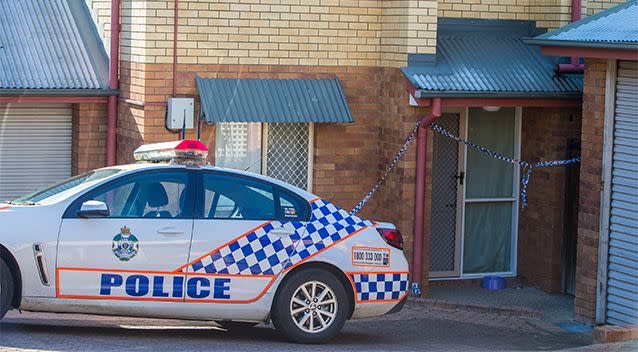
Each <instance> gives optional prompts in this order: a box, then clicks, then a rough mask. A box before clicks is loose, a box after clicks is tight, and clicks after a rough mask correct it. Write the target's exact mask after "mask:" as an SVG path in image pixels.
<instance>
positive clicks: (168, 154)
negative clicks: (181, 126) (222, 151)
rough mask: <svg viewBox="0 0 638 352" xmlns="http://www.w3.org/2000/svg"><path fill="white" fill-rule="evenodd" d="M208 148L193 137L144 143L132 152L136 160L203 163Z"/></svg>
mask: <svg viewBox="0 0 638 352" xmlns="http://www.w3.org/2000/svg"><path fill="white" fill-rule="evenodd" d="M206 156H208V148H207V147H206V145H205V144H204V143H202V142H201V141H198V140H193V139H184V140H181V141H174V142H162V143H153V144H144V145H142V146H140V147H139V148H137V149H135V151H134V152H133V157H134V158H135V160H137V161H150V162H161V161H169V162H183V163H197V164H200V163H204V162H205V161H206Z"/></svg>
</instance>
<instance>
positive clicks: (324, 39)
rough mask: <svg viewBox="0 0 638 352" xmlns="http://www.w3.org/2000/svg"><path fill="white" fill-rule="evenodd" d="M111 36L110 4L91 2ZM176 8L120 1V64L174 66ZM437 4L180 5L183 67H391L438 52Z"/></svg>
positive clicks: (203, 1)
mask: <svg viewBox="0 0 638 352" xmlns="http://www.w3.org/2000/svg"><path fill="white" fill-rule="evenodd" d="M85 1H86V2H87V3H88V4H89V6H90V7H91V9H92V11H93V13H94V19H96V20H97V21H98V28H99V30H100V32H101V33H103V34H104V37H105V38H108V36H109V28H108V26H109V18H108V17H109V15H110V13H109V11H110V9H109V6H110V5H109V3H110V0H85ZM173 9H174V2H173V1H168V0H153V1H151V0H145V1H142V0H139V1H136V0H123V1H122V37H121V38H122V39H121V41H122V48H121V55H122V60H127V61H134V62H142V63H170V62H172V56H173V18H174V11H173ZM436 16H437V2H436V1H435V0H432V1H414V0H410V1H408V0H236V1H229V0H225V1H224V0H181V1H180V2H179V26H178V32H179V34H178V42H179V44H178V52H177V54H178V57H179V59H178V63H183V64H270V65H273V64H279V65H322V66H390V67H400V66H404V65H405V64H406V62H407V54H408V53H434V51H435V48H436V39H435V38H436Z"/></svg>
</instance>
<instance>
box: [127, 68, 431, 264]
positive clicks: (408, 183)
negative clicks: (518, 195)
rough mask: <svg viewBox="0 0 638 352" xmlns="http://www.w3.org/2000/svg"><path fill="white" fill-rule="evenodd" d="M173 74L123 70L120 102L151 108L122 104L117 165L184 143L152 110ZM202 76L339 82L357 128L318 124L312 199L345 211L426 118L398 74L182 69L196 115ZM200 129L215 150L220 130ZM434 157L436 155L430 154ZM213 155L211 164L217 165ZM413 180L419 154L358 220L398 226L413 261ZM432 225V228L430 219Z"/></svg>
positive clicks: (183, 90) (184, 92)
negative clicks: (146, 149) (142, 147)
mask: <svg viewBox="0 0 638 352" xmlns="http://www.w3.org/2000/svg"><path fill="white" fill-rule="evenodd" d="M171 70H172V66H171V65H170V64H132V63H123V64H122V77H121V88H122V97H124V98H131V99H133V100H137V101H141V102H145V103H146V105H145V106H138V105H134V104H131V103H126V102H121V103H120V110H119V117H118V121H119V122H118V163H123V162H130V161H131V160H132V150H133V149H134V148H135V147H137V146H138V145H139V144H141V143H150V142H159V141H167V140H175V139H178V138H180V136H179V134H175V133H172V132H170V131H167V130H166V128H165V127H164V124H165V122H164V116H165V107H164V106H156V105H150V104H148V103H149V102H151V104H153V103H160V102H165V101H166V99H167V98H168V97H169V96H170V93H171V84H172V82H171V77H170V76H171V75H170V73H169V72H170V71H171ZM196 75H199V76H200V77H209V78H236V77H240V78H262V79H291V78H304V79H334V78H335V77H339V79H340V81H341V84H342V86H343V89H344V93H345V96H346V99H347V101H348V104H349V106H350V110H351V111H352V114H353V118H354V120H355V123H354V124H334V123H327V124H326V123H318V124H315V127H314V128H315V129H314V131H315V136H314V151H313V155H314V160H313V163H314V170H313V176H314V179H313V192H314V193H316V194H318V195H319V196H322V197H325V198H327V199H330V200H331V201H333V202H334V203H335V204H337V205H339V206H341V207H343V208H344V209H347V210H349V209H351V208H352V207H353V206H354V205H355V204H356V203H357V202H358V201H359V200H360V199H361V198H362V197H363V196H365V195H366V194H367V192H368V191H369V190H370V189H371V187H372V186H373V185H374V184H375V182H376V181H377V180H378V178H379V177H380V176H381V174H382V172H383V171H385V168H386V167H387V165H388V163H389V162H390V161H391V160H392V158H393V157H394V155H395V154H396V153H397V152H398V150H399V148H400V147H401V144H402V143H403V141H404V139H405V137H406V136H407V134H408V133H409V131H410V130H411V129H412V127H413V126H414V123H415V122H416V120H417V118H418V117H421V116H422V115H424V114H426V113H427V112H428V111H427V109H423V108H421V109H417V108H413V107H410V106H408V102H407V93H406V91H405V82H406V80H405V77H404V76H403V74H402V73H401V72H400V71H399V70H398V69H392V68H378V67H327V66H282V65H277V66H269V65H186V64H180V65H178V67H177V93H178V96H184V97H194V98H195V101H196V104H195V105H196V113H197V110H198V109H199V96H198V94H197V88H196V86H195V76H196ZM202 127H203V128H202V131H201V137H202V141H203V142H204V143H206V145H207V146H208V147H209V149H210V150H214V143H215V141H214V139H215V127H214V125H206V124H202ZM187 136H188V137H190V138H194V137H195V132H194V131H189V132H188V133H187ZM429 150H430V152H431V147H430V148H429ZM212 154H213V153H211V155H210V156H209V161H211V162H212V161H214V160H213V158H214V156H213V155H212ZM430 168H431V166H430ZM414 175H415V151H414V147H411V148H410V150H409V151H408V153H407V154H406V156H405V157H404V159H403V160H402V161H401V162H400V163H399V165H398V167H397V169H396V170H395V171H393V173H392V174H391V176H390V177H389V178H388V180H386V184H385V185H384V186H383V187H382V188H381V190H380V192H379V194H378V195H376V196H375V197H374V198H373V199H372V200H371V201H370V203H369V204H368V205H366V207H364V208H363V209H362V211H361V213H360V215H361V216H363V217H367V218H371V219H377V220H383V221H391V222H393V223H395V224H396V225H397V227H398V228H399V229H400V230H401V231H402V233H403V235H404V239H405V240H406V255H407V256H408V257H409V258H410V260H411V258H412V257H411V253H412V251H411V243H412V219H413V217H414V214H413V211H414V210H413V209H414V208H413V207H414ZM427 198H428V199H429V197H427ZM426 214H429V208H428V209H426ZM426 224H429V221H428V220H427V219H426ZM426 233H427V231H426ZM426 248H427V246H426ZM424 262H425V263H427V260H425V261H424Z"/></svg>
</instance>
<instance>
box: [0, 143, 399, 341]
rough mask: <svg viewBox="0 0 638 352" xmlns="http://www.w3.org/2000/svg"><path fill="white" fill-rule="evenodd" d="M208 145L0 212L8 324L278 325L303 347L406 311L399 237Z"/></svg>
mask: <svg viewBox="0 0 638 352" xmlns="http://www.w3.org/2000/svg"><path fill="white" fill-rule="evenodd" d="M206 153H207V149H206V147H205V146H204V145H203V144H202V143H201V142H198V141H189V140H184V141H177V142H169V143H158V144H154V145H146V146H142V147H140V148H138V150H137V151H136V152H135V156H136V159H138V160H147V161H158V160H167V159H170V162H167V163H158V162H146V163H137V164H131V165H124V166H115V167H107V168H103V169H98V170H94V171H90V172H87V173H85V174H82V175H79V176H76V177H73V178H70V179H67V180H64V181H62V182H60V183H57V184H55V185H53V186H50V187H47V188H45V189H42V190H39V191H37V192H35V193H33V194H30V195H26V196H24V197H21V198H18V199H16V200H14V201H11V202H5V203H0V251H1V253H0V254H1V258H2V260H1V262H0V265H1V274H2V281H1V282H0V296H1V297H0V299H1V301H0V304H1V306H0V318H1V317H3V316H4V315H5V313H6V312H7V310H8V309H11V308H20V309H22V310H28V311H43V312H44V311H46V312H73V313H90V314H106V315H125V316H137V317H157V318H181V319H201V320H214V321H217V322H219V323H220V324H221V325H222V326H224V327H227V328H234V327H240V326H250V325H254V324H256V323H258V322H262V321H268V320H269V319H270V320H272V322H273V323H274V325H275V327H276V328H277V329H278V330H280V331H281V332H282V333H283V334H284V335H285V336H286V337H288V338H289V339H291V340H293V341H296V342H304V343H313V342H321V341H325V340H327V339H329V338H331V337H333V336H335V335H336V334H337V333H338V332H339V331H340V330H341V328H342V327H343V324H344V322H345V321H346V319H349V318H361V317H370V316H377V315H383V314H387V313H391V312H395V311H398V310H400V309H401V307H402V305H403V303H405V299H406V295H407V292H408V264H407V261H406V259H405V256H404V255H403V251H402V245H403V243H402V239H401V235H400V233H399V232H398V231H397V230H396V229H395V227H394V226H393V225H391V224H387V223H376V222H372V221H368V220H363V219H360V218H358V217H356V216H351V215H349V214H348V212H346V211H344V210H342V209H339V208H337V207H336V206H334V205H332V204H331V203H329V202H327V201H325V200H323V199H320V198H318V197H316V196H314V195H312V194H310V193H308V192H305V191H303V190H301V189H299V188H296V187H293V186H290V185H288V184H285V183H283V182H280V181H277V180H274V179H270V178H267V177H264V176H260V175H255V174H251V173H247V172H239V171H232V170H226V169H220V168H216V167H211V166H207V165H205V164H204V163H201V160H203V158H205V154H206Z"/></svg>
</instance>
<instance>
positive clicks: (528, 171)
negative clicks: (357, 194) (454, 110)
mask: <svg viewBox="0 0 638 352" xmlns="http://www.w3.org/2000/svg"><path fill="white" fill-rule="evenodd" d="M419 127H421V121H419V122H417V123H416V125H415V126H414V128H413V129H412V131H410V134H408V138H407V139H406V140H405V142H404V143H403V145H402V146H401V149H400V150H399V152H398V153H397V155H396V156H395V157H394V159H392V162H391V163H390V165H389V166H388V168H387V169H386V171H385V172H384V173H383V176H381V178H380V179H379V181H377V183H376V184H375V185H374V187H372V189H371V190H370V192H368V194H367V195H366V196H365V197H363V199H362V200H361V201H360V202H359V204H357V205H356V206H355V207H354V208H353V209H352V211H350V215H354V214H356V213H357V212H359V210H361V208H363V206H364V205H365V204H366V203H367V202H368V201H369V200H370V198H372V196H373V195H374V194H375V193H376V192H377V191H378V190H379V187H381V184H383V182H384V181H385V179H386V177H388V175H389V174H390V172H391V171H392V170H393V169H394V167H395V166H396V165H397V163H398V162H399V160H400V159H401V157H403V154H405V152H406V151H407V149H408V147H409V146H410V144H411V143H412V141H413V140H414V136H416V133H417V131H418V130H419ZM429 127H430V128H431V129H432V130H433V131H435V132H437V133H439V134H441V135H442V136H445V137H448V138H450V139H452V140H455V141H456V142H457V143H463V144H465V145H467V146H468V147H470V148H473V149H476V150H478V151H479V152H481V153H483V154H485V155H487V156H490V157H493V158H496V159H499V160H502V161H505V162H508V163H511V164H515V165H520V166H521V167H523V176H522V177H521V184H522V187H521V204H522V207H523V208H525V206H526V205H527V185H528V184H529V179H530V176H531V175H532V171H533V169H534V168H535V167H544V166H559V165H569V164H573V163H578V162H580V160H581V158H580V157H575V158H572V159H567V160H553V161H541V162H537V163H529V162H526V161H522V160H518V159H514V158H512V157H509V156H507V155H505V154H501V153H498V152H495V151H493V150H490V149H487V148H485V147H483V146H480V145H478V144H475V143H472V142H470V141H468V140H465V139H462V138H460V137H458V136H457V135H455V134H453V133H452V132H450V131H448V130H446V129H445V128H443V127H441V126H439V125H437V124H436V123H432V124H430V126H429Z"/></svg>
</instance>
